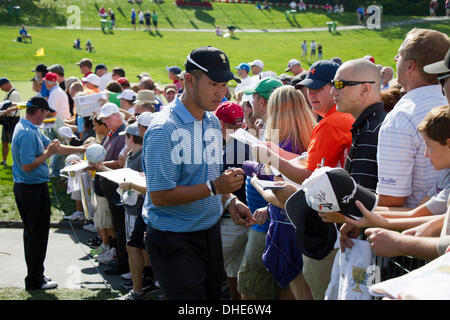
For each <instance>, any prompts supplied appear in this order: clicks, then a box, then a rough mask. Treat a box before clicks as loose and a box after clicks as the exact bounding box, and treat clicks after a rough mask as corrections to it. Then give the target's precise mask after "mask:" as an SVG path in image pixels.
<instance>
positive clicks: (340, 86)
mask: <svg viewBox="0 0 450 320" xmlns="http://www.w3.org/2000/svg"><path fill="white" fill-rule="evenodd" d="M363 83H375V81H346V80H331V84H332V85H333V87H334V88H335V89H337V90H341V89H343V88H345V87H346V86H357V85H358V84H363Z"/></svg>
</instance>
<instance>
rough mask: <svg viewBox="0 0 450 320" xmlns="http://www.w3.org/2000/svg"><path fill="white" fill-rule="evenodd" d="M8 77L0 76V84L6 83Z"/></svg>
mask: <svg viewBox="0 0 450 320" xmlns="http://www.w3.org/2000/svg"><path fill="white" fill-rule="evenodd" d="M8 82H9V79H8V78H0V86H2V85H4V84H5V83H8Z"/></svg>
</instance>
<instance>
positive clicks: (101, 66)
mask: <svg viewBox="0 0 450 320" xmlns="http://www.w3.org/2000/svg"><path fill="white" fill-rule="evenodd" d="M99 69H107V68H106V65H105V64H103V63H100V64H98V65H96V66H95V71H97V70H99Z"/></svg>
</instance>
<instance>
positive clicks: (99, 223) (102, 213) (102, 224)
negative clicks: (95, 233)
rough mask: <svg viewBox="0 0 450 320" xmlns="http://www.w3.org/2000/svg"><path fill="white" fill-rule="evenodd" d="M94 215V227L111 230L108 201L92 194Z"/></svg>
mask: <svg viewBox="0 0 450 320" xmlns="http://www.w3.org/2000/svg"><path fill="white" fill-rule="evenodd" d="M94 197H95V203H96V204H97V205H96V206H95V213H94V225H95V226H96V227H97V228H99V229H111V228H113V223H112V217H111V211H110V210H109V205H108V200H107V199H106V197H101V196H99V195H97V194H95V193H94Z"/></svg>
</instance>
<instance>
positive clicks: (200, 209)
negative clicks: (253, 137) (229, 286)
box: [143, 47, 254, 300]
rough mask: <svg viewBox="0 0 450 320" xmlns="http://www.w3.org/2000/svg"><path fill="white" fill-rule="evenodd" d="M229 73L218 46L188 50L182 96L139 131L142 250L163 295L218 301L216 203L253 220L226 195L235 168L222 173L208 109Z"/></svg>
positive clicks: (236, 183) (245, 221)
mask: <svg viewBox="0 0 450 320" xmlns="http://www.w3.org/2000/svg"><path fill="white" fill-rule="evenodd" d="M232 79H235V80H236V78H235V77H234V75H233V73H232V72H231V71H230V66H229V61H228V58H227V56H226V55H225V53H224V52H222V51H221V50H219V49H217V48H213V47H201V48H198V49H195V50H193V51H192V52H191V53H190V55H189V56H188V57H187V62H186V75H185V84H186V87H185V90H184V92H183V94H182V95H181V97H180V98H176V99H175V100H174V101H173V102H172V103H171V104H169V105H168V106H166V107H165V108H164V109H163V111H161V112H160V114H159V115H158V116H156V117H155V118H154V119H153V121H152V123H151V125H150V127H149V128H148V130H147V132H146V134H145V136H144V144H143V153H144V156H143V161H144V172H145V175H146V181H147V194H146V201H145V204H144V209H143V218H144V221H145V222H146V224H147V239H146V241H147V248H148V252H149V256H150V257H151V261H152V267H153V270H154V272H155V274H156V278H157V279H158V281H159V283H160V285H161V288H162V289H163V291H164V294H165V295H166V297H167V298H168V299H213V300H219V299H220V288H221V285H222V280H223V274H224V267H223V257H222V244H221V234H220V222H219V221H220V217H221V216H222V212H223V207H222V203H224V207H227V208H228V211H229V212H230V215H231V217H232V219H233V221H234V222H235V223H236V224H241V225H244V226H249V225H251V224H253V223H254V219H253V217H252V215H251V212H250V210H249V209H248V208H247V206H245V205H244V204H243V203H242V202H240V201H239V200H238V199H236V197H234V196H232V195H231V193H232V192H233V191H236V190H238V189H239V188H240V187H241V185H242V183H243V181H244V177H243V171H242V169H240V168H239V169H229V170H226V171H225V172H224V173H222V174H221V167H222V159H223V158H222V133H221V127H220V123H219V121H218V119H217V118H216V117H215V116H214V115H213V114H212V113H211V111H214V110H215V109H216V108H217V107H218V105H219V104H220V102H221V101H222V99H223V97H224V95H225V93H226V91H227V83H228V81H229V80H232ZM237 81H239V79H237Z"/></svg>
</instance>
